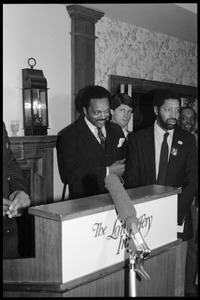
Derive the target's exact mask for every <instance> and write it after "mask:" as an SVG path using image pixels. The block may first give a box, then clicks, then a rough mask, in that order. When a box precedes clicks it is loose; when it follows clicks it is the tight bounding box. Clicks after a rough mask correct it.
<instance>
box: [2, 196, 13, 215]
mask: <svg viewBox="0 0 200 300" xmlns="http://www.w3.org/2000/svg"><path fill="white" fill-rule="evenodd" d="M11 203H12V201H11V200H9V199H6V198H3V216H5V215H6V212H7V211H8V209H9V206H10V205H11Z"/></svg>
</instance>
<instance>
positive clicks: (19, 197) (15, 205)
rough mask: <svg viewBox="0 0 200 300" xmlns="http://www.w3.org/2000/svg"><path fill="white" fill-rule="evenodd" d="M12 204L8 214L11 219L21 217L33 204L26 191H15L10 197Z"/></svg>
mask: <svg viewBox="0 0 200 300" xmlns="http://www.w3.org/2000/svg"><path fill="white" fill-rule="evenodd" d="M9 200H11V204H10V206H9V209H8V210H7V211H6V214H7V215H8V217H9V218H13V217H19V216H21V215H22V213H23V211H24V210H25V209H26V208H28V207H29V206H30V204H31V201H30V198H29V196H28V195H27V194H26V193H25V192H24V191H15V192H13V193H12V194H11V195H10V196H9Z"/></svg>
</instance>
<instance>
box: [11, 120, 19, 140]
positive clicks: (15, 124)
mask: <svg viewBox="0 0 200 300" xmlns="http://www.w3.org/2000/svg"><path fill="white" fill-rule="evenodd" d="M19 123H20V120H11V121H10V127H11V131H12V136H18V135H17V132H18V131H19Z"/></svg>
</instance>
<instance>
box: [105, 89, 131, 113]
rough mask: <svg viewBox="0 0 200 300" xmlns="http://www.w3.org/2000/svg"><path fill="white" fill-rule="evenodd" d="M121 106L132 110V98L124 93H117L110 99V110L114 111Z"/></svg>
mask: <svg viewBox="0 0 200 300" xmlns="http://www.w3.org/2000/svg"><path fill="white" fill-rule="evenodd" d="M121 104H125V105H128V106H130V107H131V108H132V109H134V108H135V103H134V100H133V98H132V97H130V96H129V95H128V94H125V93H118V94H115V95H113V96H112V97H111V99H110V108H111V109H113V110H115V109H116V108H117V107H118V106H120V105H121Z"/></svg>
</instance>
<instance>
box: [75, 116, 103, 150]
mask: <svg viewBox="0 0 200 300" xmlns="http://www.w3.org/2000/svg"><path fill="white" fill-rule="evenodd" d="M78 127H79V132H80V137H81V139H82V140H83V141H84V143H85V144H86V145H87V146H88V147H89V149H92V151H91V152H93V153H94V154H95V155H97V153H100V154H102V151H104V150H103V148H102V146H101V145H100V143H99V142H98V140H97V139H96V137H95V136H94V134H93V133H92V132H91V130H90V129H89V127H88V126H87V124H86V122H85V121H84V119H83V118H82V119H81V120H80V122H79V123H78Z"/></svg>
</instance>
